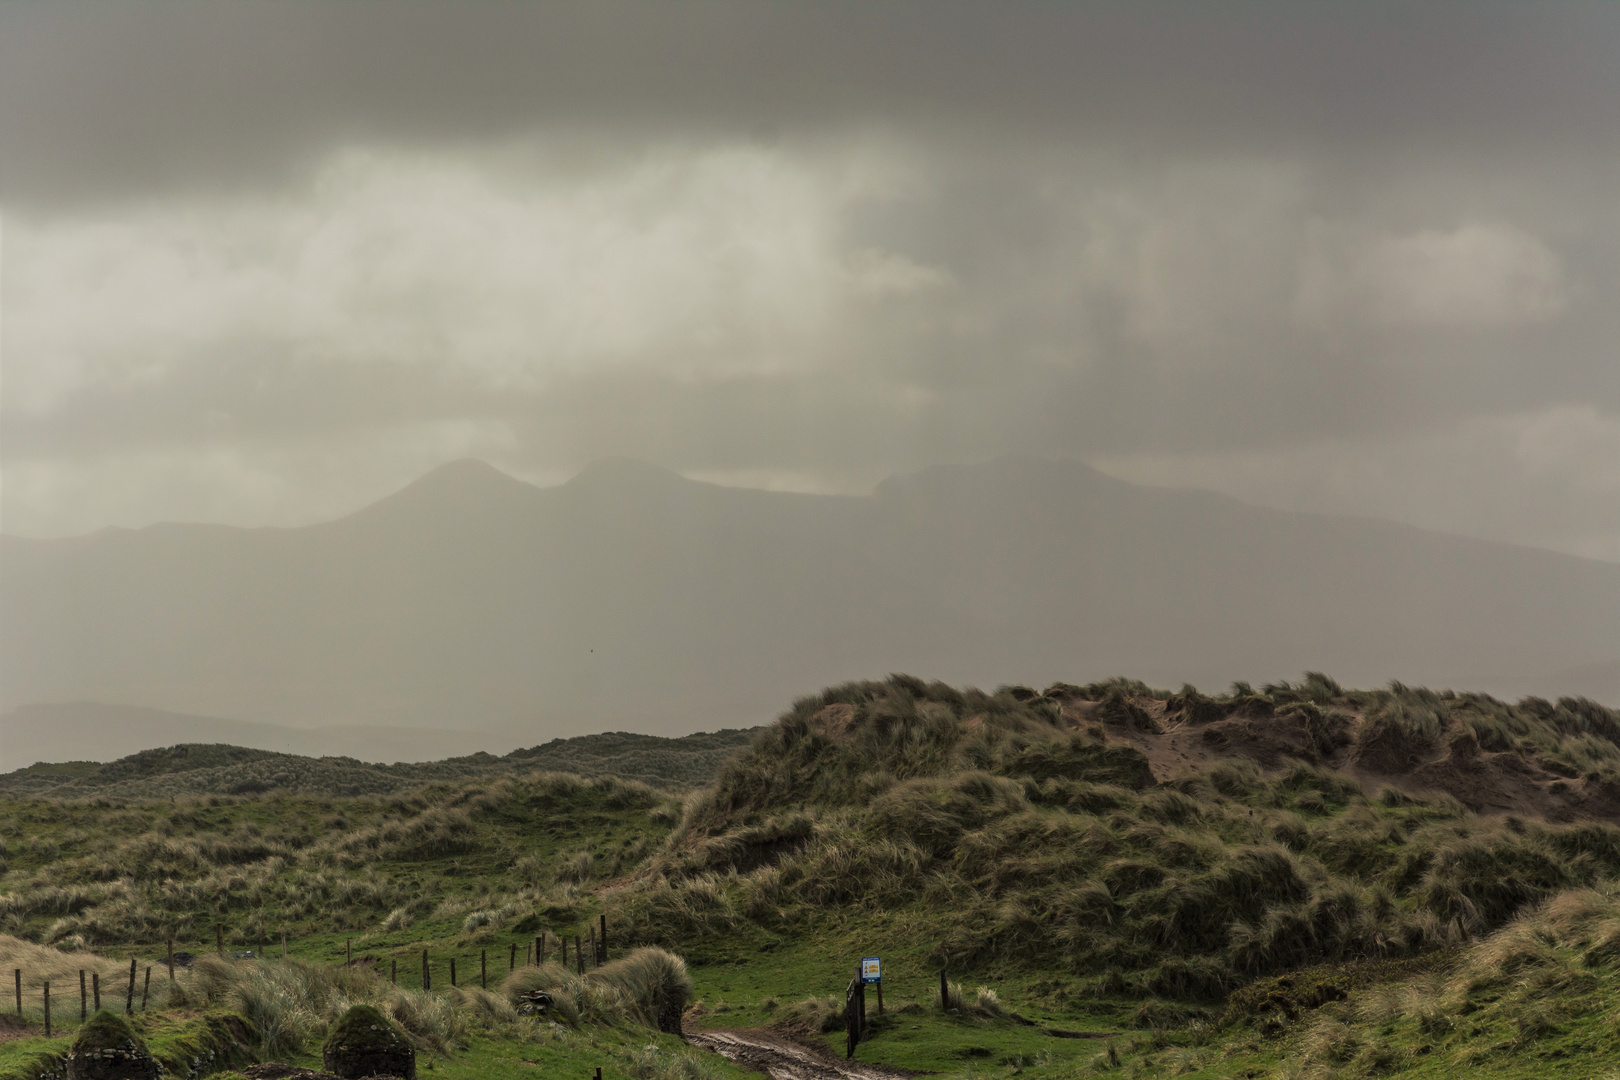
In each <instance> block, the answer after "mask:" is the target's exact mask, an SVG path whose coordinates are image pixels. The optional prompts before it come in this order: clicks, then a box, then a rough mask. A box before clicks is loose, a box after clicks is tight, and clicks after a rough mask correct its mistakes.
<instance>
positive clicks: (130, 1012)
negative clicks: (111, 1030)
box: [124, 956, 135, 1016]
mask: <svg viewBox="0 0 1620 1080" xmlns="http://www.w3.org/2000/svg"><path fill="white" fill-rule="evenodd" d="M124 1015H125V1016H134V1015H135V958H134V957H133V956H132V957H130V958H129V988H128V989H127V990H125V991H124Z"/></svg>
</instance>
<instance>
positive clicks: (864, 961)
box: [861, 956, 883, 983]
mask: <svg viewBox="0 0 1620 1080" xmlns="http://www.w3.org/2000/svg"><path fill="white" fill-rule="evenodd" d="M882 981H883V958H882V957H879V956H863V957H861V982H863V983H881V982H882Z"/></svg>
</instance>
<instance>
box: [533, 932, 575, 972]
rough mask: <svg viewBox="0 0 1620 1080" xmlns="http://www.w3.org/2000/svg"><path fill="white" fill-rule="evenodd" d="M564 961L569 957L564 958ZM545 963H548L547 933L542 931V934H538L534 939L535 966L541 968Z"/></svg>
mask: <svg viewBox="0 0 1620 1080" xmlns="http://www.w3.org/2000/svg"><path fill="white" fill-rule="evenodd" d="M564 959H567V957H564ZM545 962H546V932H545V931H544V930H542V931H540V933H538V934H536V935H535V938H534V963H535V966H536V967H538V966H540V965H541V964H543V963H545Z"/></svg>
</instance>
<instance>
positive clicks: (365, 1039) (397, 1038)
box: [321, 1005, 416, 1080]
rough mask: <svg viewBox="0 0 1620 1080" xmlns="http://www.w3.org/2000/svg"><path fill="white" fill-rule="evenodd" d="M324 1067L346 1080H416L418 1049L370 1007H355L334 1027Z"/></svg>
mask: <svg viewBox="0 0 1620 1080" xmlns="http://www.w3.org/2000/svg"><path fill="white" fill-rule="evenodd" d="M321 1064H322V1065H324V1066H325V1067H326V1070H327V1072H331V1073H335V1074H337V1075H338V1076H341V1077H344V1080H354V1078H358V1077H363V1076H397V1077H399V1078H400V1080H416V1048H415V1047H413V1046H412V1045H411V1040H410V1039H409V1038H408V1037H407V1036H406V1034H405V1033H404V1032H403V1031H401V1030H400V1029H399V1028H398V1027H397V1026H396V1025H395V1024H394V1022H393V1021H391V1020H389V1019H388V1018H387V1017H386V1016H384V1015H383V1014H382V1013H380V1012H378V1011H377V1010H376V1009H375V1008H373V1007H372V1006H370V1005H356V1006H354V1007H352V1008H351V1009H349V1011H348V1012H346V1013H344V1014H343V1018H342V1019H341V1020H339V1021H338V1022H337V1023H336V1024H335V1025H334V1026H333V1027H332V1032H331V1034H330V1035H328V1036H327V1037H326V1045H325V1046H324V1047H323V1048H322V1049H321Z"/></svg>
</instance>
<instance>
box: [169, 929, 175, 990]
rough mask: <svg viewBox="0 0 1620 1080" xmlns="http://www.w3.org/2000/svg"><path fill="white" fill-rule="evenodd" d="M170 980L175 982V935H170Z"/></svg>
mask: <svg viewBox="0 0 1620 1080" xmlns="http://www.w3.org/2000/svg"><path fill="white" fill-rule="evenodd" d="M169 981H170V982H174V935H173V934H170V935H169Z"/></svg>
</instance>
